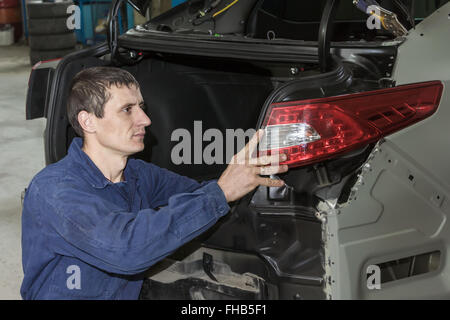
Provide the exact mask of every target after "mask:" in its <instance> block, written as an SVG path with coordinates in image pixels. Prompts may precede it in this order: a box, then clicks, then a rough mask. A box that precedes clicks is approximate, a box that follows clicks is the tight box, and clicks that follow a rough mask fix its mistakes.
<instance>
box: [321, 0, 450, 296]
mask: <svg viewBox="0 0 450 320" xmlns="http://www.w3.org/2000/svg"><path fill="white" fill-rule="evenodd" d="M449 14H450V3H447V5H445V6H443V7H442V8H440V9H439V10H437V11H436V12H435V13H433V14H432V15H431V16H430V17H428V18H427V19H425V20H424V21H423V22H422V23H420V24H419V25H418V26H417V27H416V29H415V30H411V31H410V33H409V35H408V36H407V39H406V41H405V42H404V43H403V44H402V45H401V46H400V47H399V50H398V58H397V60H396V64H395V66H394V72H393V79H394V80H396V83H397V85H402V84H408V83H415V82H423V81H430V80H440V81H442V83H443V85H444V90H443V94H442V98H441V101H440V105H439V107H438V110H437V112H436V113H435V114H433V115H432V116H431V117H430V118H428V119H426V120H424V121H422V122H419V123H417V124H415V125H413V126H411V127H408V128H406V129H404V130H401V131H399V132H397V133H395V134H392V135H390V136H388V137H386V138H385V140H383V141H380V143H379V144H378V146H377V147H376V148H375V149H374V151H373V153H372V155H371V157H370V158H369V160H368V161H367V163H366V164H365V166H364V167H363V169H362V172H361V175H360V177H359V180H358V182H357V183H356V185H355V186H354V188H353V192H352V195H351V197H350V200H349V202H348V203H347V204H345V205H344V206H342V207H341V208H338V210H328V213H329V214H328V216H327V217H326V219H327V223H326V224H325V228H324V238H325V239H326V250H327V253H328V255H329V260H328V261H329V264H328V265H327V273H328V276H329V277H330V279H329V281H328V283H329V286H328V288H327V290H328V294H329V295H330V297H331V298H333V299H335V298H337V299H408V298H412V299H421V298H449V297H450V266H449V263H448V262H449V261H448V259H449V257H448V248H449V246H450V226H449V223H448V217H449V216H450V138H449V137H450V126H449V119H450V91H449V88H450V56H449V55H448V52H450V41H448V39H449V33H450V19H449ZM330 213H331V214H330ZM435 250H439V251H440V252H441V257H440V265H439V268H438V269H437V270H435V271H432V272H429V273H426V274H422V275H417V276H413V277H408V278H404V279H401V280H396V281H392V282H387V283H382V284H381V289H380V290H369V289H368V287H367V281H366V279H367V273H366V268H367V267H368V266H369V265H371V264H379V263H383V262H387V261H391V260H396V259H401V258H405V257H409V256H414V255H418V254H421V253H426V252H431V251H435Z"/></svg>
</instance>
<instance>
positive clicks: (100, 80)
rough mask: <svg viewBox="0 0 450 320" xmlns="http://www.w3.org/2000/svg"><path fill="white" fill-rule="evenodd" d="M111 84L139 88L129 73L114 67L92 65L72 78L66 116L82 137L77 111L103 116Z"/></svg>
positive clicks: (109, 96) (98, 116)
mask: <svg viewBox="0 0 450 320" xmlns="http://www.w3.org/2000/svg"><path fill="white" fill-rule="evenodd" d="M112 85H115V86H116V87H122V86H123V85H125V86H127V87H128V88H130V89H131V87H132V86H134V87H136V88H138V89H139V83H138V82H137V81H136V79H135V78H134V77H133V75H132V74H131V73H129V72H128V71H126V70H123V69H120V68H115V67H93V68H87V69H84V70H83V71H80V72H78V73H77V74H76V75H75V77H74V78H73V80H72V85H71V87H70V92H69V98H68V101H67V117H68V119H69V122H70V124H71V125H72V127H73V129H74V130H75V132H76V133H77V134H78V135H79V136H80V137H84V134H83V129H82V128H81V126H80V124H79V123H78V113H80V111H83V110H84V111H87V112H89V113H94V114H95V116H96V117H97V118H103V115H104V107H105V104H106V103H107V102H108V101H109V99H110V98H111V95H110V93H109V91H108V89H110V88H111V86H112Z"/></svg>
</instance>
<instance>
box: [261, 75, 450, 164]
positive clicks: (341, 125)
mask: <svg viewBox="0 0 450 320" xmlns="http://www.w3.org/2000/svg"><path fill="white" fill-rule="evenodd" d="M442 90H443V85H442V83H441V82H440V81H431V82H423V83H416V84H409V85H404V86H398V87H394V88H388V89H381V90H375V91H368V92H361V93H355V94H348V95H342V96H336V97H328V98H320V99H312V100H303V101H292V102H283V103H275V104H272V105H271V106H270V107H269V109H268V111H267V114H266V118H265V119H264V122H263V124H262V127H263V128H265V134H264V137H263V138H262V140H261V143H260V145H259V151H260V155H263V154H274V153H285V154H286V155H287V156H288V158H287V160H286V161H285V162H283V164H288V165H289V166H290V167H297V166H303V165H307V164H311V163H315V162H320V161H323V160H326V159H330V158H333V157H335V156H337V155H339V154H342V153H345V152H348V151H351V150H354V149H357V148H360V147H362V146H364V145H367V144H369V143H372V142H376V141H377V140H379V139H380V138H382V137H384V136H386V135H388V134H391V133H393V132H395V131H398V130H400V129H403V128H405V127H408V126H410V125H412V124H414V123H416V122H418V121H421V120H423V119H425V118H427V117H429V116H431V115H432V114H433V113H434V112H436V110H437V107H438V105H439V101H440V98H441V94H442Z"/></svg>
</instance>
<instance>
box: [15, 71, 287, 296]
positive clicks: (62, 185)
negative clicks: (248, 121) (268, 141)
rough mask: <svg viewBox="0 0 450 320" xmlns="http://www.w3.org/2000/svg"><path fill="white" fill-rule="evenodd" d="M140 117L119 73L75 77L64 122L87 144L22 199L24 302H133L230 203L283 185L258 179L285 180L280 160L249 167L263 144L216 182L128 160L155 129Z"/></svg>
mask: <svg viewBox="0 0 450 320" xmlns="http://www.w3.org/2000/svg"><path fill="white" fill-rule="evenodd" d="M143 109H144V101H143V98H142V95H141V92H140V89H139V84H138V82H137V81H136V80H135V79H134V77H133V76H132V75H131V74H130V73H128V72H126V71H124V70H122V69H118V68H111V67H96V68H90V69H86V70H84V71H82V72H80V73H78V74H77V75H76V77H75V78H74V80H73V83H72V87H71V91H70V94H69V98H68V110H67V114H68V117H69V121H70V123H71V125H72V126H73V128H74V130H75V131H76V132H77V134H78V135H79V136H80V137H81V138H75V139H74V140H73V142H72V144H71V145H70V148H69V151H68V155H67V156H66V157H65V158H63V159H62V160H61V161H59V162H57V163H55V164H52V165H49V166H47V167H46V168H45V169H43V170H42V171H41V172H40V173H38V174H37V175H36V176H35V177H34V178H33V180H32V181H31V183H30V185H29V187H28V189H27V192H26V195H25V199H24V207H23V213H22V250H23V253H22V263H23V269H24V280H23V283H22V287H21V295H22V297H23V298H24V299H137V298H138V296H139V292H140V289H141V286H142V282H143V278H144V275H143V273H144V272H145V271H146V270H147V269H148V268H149V267H150V266H151V265H153V264H154V263H156V262H158V261H159V260H161V259H163V258H164V257H166V256H167V255H169V254H170V253H172V252H173V251H174V250H176V249H177V248H178V247H180V246H181V245H183V244H184V243H186V242H188V241H190V240H191V239H193V238H195V237H196V236H198V235H199V234H201V233H202V232H204V231H205V230H207V229H208V228H209V227H211V226H212V225H213V224H214V223H216V221H217V220H218V219H219V218H220V217H222V216H223V215H225V214H226V213H227V212H228V211H229V206H228V202H230V201H235V200H237V199H239V198H241V197H242V196H244V195H245V194H247V193H248V192H250V191H251V190H253V189H254V188H256V187H257V186H258V185H265V186H282V185H283V182H282V181H280V180H274V179H270V178H268V177H261V176H260V174H264V175H270V174H275V173H279V172H285V171H287V166H277V165H276V163H278V161H279V160H280V157H279V156H278V155H277V156H270V157H268V156H266V157H261V158H259V159H257V161H256V164H251V163H250V161H248V160H249V157H250V155H251V153H252V151H253V150H254V149H255V147H256V145H257V143H258V138H259V136H260V135H259V136H257V135H255V136H254V137H253V138H252V139H251V141H250V142H249V144H248V145H247V146H246V147H245V148H244V149H243V150H242V151H241V152H240V153H239V154H238V155H235V156H234V158H233V159H232V161H231V163H230V165H229V166H228V167H227V169H226V170H225V171H224V172H223V174H222V175H221V176H220V178H219V179H218V181H207V182H204V183H201V184H200V183H197V182H196V181H194V180H192V179H189V178H187V177H183V176H180V175H177V174H175V173H173V172H170V171H168V170H165V169H162V168H159V167H157V166H155V165H153V164H150V163H146V162H144V161H141V160H135V159H129V158H128V157H129V156H130V155H132V154H134V153H136V152H139V151H142V150H143V149H144V135H145V128H146V127H147V126H149V125H150V124H151V121H150V119H149V117H148V116H147V115H146V113H145V112H144V110H143ZM283 159H284V158H281V160H283ZM272 164H275V165H272ZM157 208H160V209H159V210H157Z"/></svg>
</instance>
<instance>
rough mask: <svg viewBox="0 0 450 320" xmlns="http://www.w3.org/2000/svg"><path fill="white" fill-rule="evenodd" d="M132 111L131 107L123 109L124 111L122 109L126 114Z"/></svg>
mask: <svg viewBox="0 0 450 320" xmlns="http://www.w3.org/2000/svg"><path fill="white" fill-rule="evenodd" d="M130 110H131V108H130V107H126V108H123V109H122V111H123V112H126V113H128V112H130Z"/></svg>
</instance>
